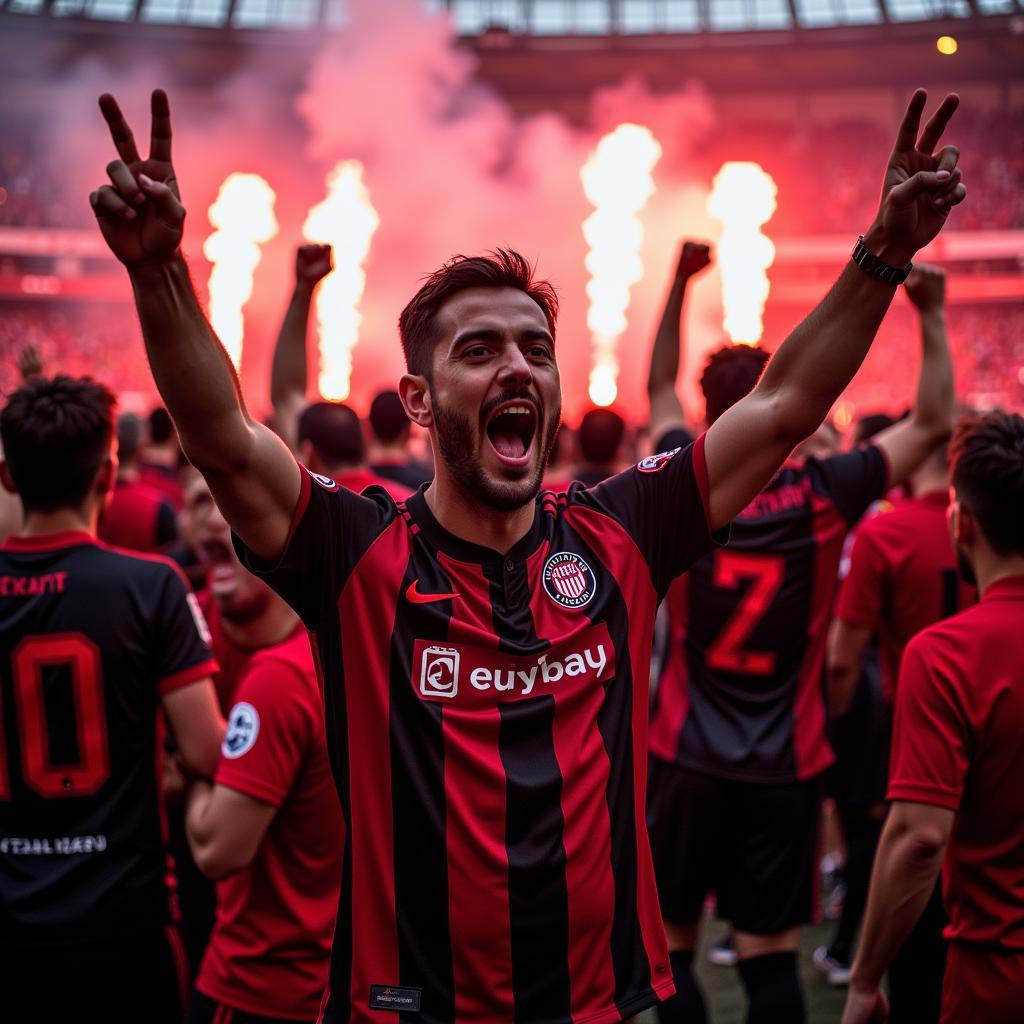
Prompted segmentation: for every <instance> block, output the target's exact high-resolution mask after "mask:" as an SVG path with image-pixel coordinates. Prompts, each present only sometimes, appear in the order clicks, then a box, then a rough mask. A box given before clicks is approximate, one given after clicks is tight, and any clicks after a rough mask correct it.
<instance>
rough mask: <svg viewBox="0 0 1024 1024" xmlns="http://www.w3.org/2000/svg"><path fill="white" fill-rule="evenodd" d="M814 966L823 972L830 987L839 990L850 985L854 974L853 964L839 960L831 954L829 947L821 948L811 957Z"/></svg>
mask: <svg viewBox="0 0 1024 1024" xmlns="http://www.w3.org/2000/svg"><path fill="white" fill-rule="evenodd" d="M811 959H812V960H813V961H814V966H815V967H816V968H817V969H818V970H819V971H821V973H822V974H824V975H825V977H826V978H827V979H828V983H829V984H830V985H835V986H836V987H837V988H840V987H843V986H845V985H849V984H850V974H851V973H852V972H853V964H850V963H844V962H843V961H842V960H837V959H836V958H835V957H834V956H832V954H831V953H830V952H829V947H828V946H819V947H818V948H817V949H816V950H815V951H814V955H813V956H812V957H811Z"/></svg>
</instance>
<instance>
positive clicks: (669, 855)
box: [647, 757, 823, 935]
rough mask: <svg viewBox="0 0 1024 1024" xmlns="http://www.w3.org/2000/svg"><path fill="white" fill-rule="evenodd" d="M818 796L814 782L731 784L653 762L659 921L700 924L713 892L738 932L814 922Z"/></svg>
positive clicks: (651, 815) (650, 813)
mask: <svg viewBox="0 0 1024 1024" xmlns="http://www.w3.org/2000/svg"><path fill="white" fill-rule="evenodd" d="M822 795H823V786H822V780H821V778H820V777H818V778H815V779H810V780H808V781H806V782H792V783H781V784H769V785H762V784H760V783H754V782H735V781H732V780H730V779H720V778H716V777H714V776H711V775H704V774H701V773H700V772H695V771H691V770H689V769H687V768H680V767H679V766H678V765H674V764H670V763H668V762H667V761H662V760H661V759H660V758H656V757H652V758H650V762H649V774H648V780H647V828H648V831H649V832H650V837H651V851H652V853H653V855H654V873H655V876H656V878H657V881H658V895H659V897H660V899H661V912H662V916H663V917H664V919H665V920H666V921H669V922H671V923H672V924H694V923H696V922H697V921H699V920H700V916H701V913H702V910H703V907H704V901H705V899H706V898H707V895H708V893H710V892H714V893H715V895H716V898H717V901H718V913H719V916H720V917H722V918H724V919H725V920H727V921H730V922H732V925H733V927H734V928H736V929H738V930H739V931H743V932H751V933H753V934H756V935H772V934H774V933H775V932H781V931H785V930H786V929H787V928H793V927H796V926H797V925H800V924H805V923H806V922H808V921H812V920H814V917H815V909H816V908H815V903H816V900H817V878H818V865H817V861H818V826H819V822H820V820H821V801H822Z"/></svg>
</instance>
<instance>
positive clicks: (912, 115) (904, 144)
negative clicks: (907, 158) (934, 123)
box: [896, 89, 934, 153]
mask: <svg viewBox="0 0 1024 1024" xmlns="http://www.w3.org/2000/svg"><path fill="white" fill-rule="evenodd" d="M927 102H928V93H927V92H925V90H924V89H918V90H916V91H915V93H914V95H913V96H911V98H910V103H909V104H908V105H907V112H906V113H905V114H904V115H903V120H902V121H901V122H900V130H899V133H898V134H897V136H896V152H897V153H909V152H912V151H913V149H914V147H915V146H916V145H917V132H918V129H919V128H920V127H921V115H922V114H923V113H924V105H925V103H927ZM933 120H934V118H933Z"/></svg>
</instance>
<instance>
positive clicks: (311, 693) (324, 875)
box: [185, 473, 345, 1024]
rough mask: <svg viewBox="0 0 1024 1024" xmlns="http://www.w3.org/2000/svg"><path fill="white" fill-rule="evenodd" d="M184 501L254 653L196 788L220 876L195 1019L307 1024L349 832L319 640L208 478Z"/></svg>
mask: <svg viewBox="0 0 1024 1024" xmlns="http://www.w3.org/2000/svg"><path fill="white" fill-rule="evenodd" d="M185 500H186V504H187V505H188V507H190V508H191V509H192V514H193V516H194V518H195V519H197V520H198V522H197V523H196V524H195V529H194V536H195V538H196V541H197V543H198V546H199V550H200V553H201V557H203V558H204V560H207V561H208V565H209V577H210V584H211V593H212V596H213V603H214V607H215V608H216V609H217V612H218V615H219V617H220V620H221V623H222V630H223V637H224V639H229V638H230V642H231V643H232V644H234V645H236V646H239V645H244V647H245V648H246V649H248V650H249V651H250V653H251V657H249V659H248V660H247V661H246V662H245V663H244V665H243V666H242V667H241V669H240V670H239V672H238V675H237V679H236V681H235V685H234V687H233V690H232V694H231V708H230V710H229V711H228V727H227V732H226V734H225V736H224V743H223V745H222V747H221V759H220V764H219V765H218V766H217V770H216V773H215V775H214V781H213V784H212V785H210V784H208V783H204V782H197V783H195V784H194V785H193V787H192V789H191V791H190V793H189V798H188V808H187V812H186V827H187V831H188V837H189V843H190V845H191V847H192V852H193V855H194V857H195V861H196V864H197V865H198V867H199V868H200V870H201V871H202V872H203V873H204V874H206V875H207V876H208V877H210V878H214V879H218V880H219V881H218V884H217V916H216V921H215V923H214V926H213V931H212V933H211V935H210V941H209V945H208V946H207V948H206V954H205V956H204V957H203V961H202V965H201V967H200V969H199V974H198V977H197V979H196V993H197V994H196V996H195V997H194V999H193V1002H192V1006H191V1008H190V1011H189V1016H188V1020H189V1022H190V1024H211V1022H219V1021H221V1020H231V1021H234V1022H235V1024H276V1022H279V1021H282V1022H283V1021H293V1020H302V1021H310V1020H313V1019H315V1017H316V1015H317V1012H318V1010H319V1008H320V1002H321V998H322V996H323V991H324V987H325V985H326V983H327V967H328V956H329V954H330V949H331V931H332V928H333V925H334V917H335V912H336V910H337V905H338V888H339V885H340V882H341V867H342V855H343V851H344V848H345V845H344V844H345V839H344V835H345V831H344V824H343V822H342V818H341V812H340V810H339V807H338V797H337V794H336V793H335V791H334V786H333V783H332V781H331V775H330V766H329V764H328V760H327V748H326V746H325V744H324V721H323V705H322V702H321V699H320V690H319V687H318V685H317V680H316V673H315V671H314V668H313V657H312V654H311V652H310V648H309V640H308V638H307V637H306V634H305V631H304V630H303V629H302V627H301V625H300V623H299V620H298V618H297V616H296V615H295V613H294V612H293V611H292V610H291V609H290V608H289V607H288V606H287V605H286V604H285V603H284V602H283V601H282V600H281V599H280V598H279V597H278V596H277V595H276V594H275V593H274V592H273V591H272V590H271V589H270V588H269V587H268V586H267V585H266V584H265V583H263V582H262V581H261V580H257V579H256V578H255V577H253V576H251V575H250V574H249V573H247V572H246V571H245V570H244V569H243V568H242V567H241V565H240V564H239V562H238V559H237V556H236V555H235V553H234V550H233V549H232V547H231V534H230V530H229V528H228V525H227V523H226V522H225V521H224V518H223V516H221V514H220V512H219V511H218V510H217V507H216V506H215V505H214V504H213V499H212V496H211V495H210V492H209V489H208V488H207V485H206V482H205V481H204V480H203V478H202V477H200V476H199V475H198V473H197V474H194V475H192V476H190V477H189V478H188V480H187V482H186V485H185ZM214 649H215V650H217V647H216V646H215V648H214Z"/></svg>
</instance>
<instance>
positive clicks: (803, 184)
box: [698, 111, 1024, 236]
mask: <svg viewBox="0 0 1024 1024" xmlns="http://www.w3.org/2000/svg"><path fill="white" fill-rule="evenodd" d="M737 128H738V126H737V125H735V124H731V125H730V127H729V132H730V134H729V137H728V138H718V139H715V138H714V137H712V139H711V140H710V141H709V144H708V145H707V147H706V148H702V150H701V152H700V154H699V157H698V159H699V161H700V168H701V171H702V172H703V174H704V175H705V176H706V177H707V179H708V180H710V179H711V176H712V175H713V174H714V173H715V171H716V170H717V168H718V167H719V166H721V164H722V163H724V162H725V161H726V160H754V161H756V162H758V163H760V164H761V166H762V167H764V168H765V170H766V171H768V172H769V173H770V174H771V175H772V177H773V178H774V179H775V182H776V184H777V185H778V188H779V191H778V197H777V202H778V207H777V209H776V211H775V213H774V215H773V216H772V219H771V220H770V221H769V224H768V228H767V229H766V230H767V231H768V233H769V234H773V235H778V236H789V235H820V234H846V233H848V232H849V230H850V225H851V224H867V223H870V221H871V217H872V216H873V214H874V211H875V207H876V206H877V204H878V186H877V182H876V180H875V176H874V167H875V166H876V164H877V162H878V157H879V155H880V154H882V153H885V152H886V151H887V149H888V148H889V146H890V145H891V143H892V140H891V139H890V138H889V137H888V134H887V132H886V131H885V130H884V129H883V128H882V127H880V126H879V125H878V124H877V123H869V122H866V121H855V120H849V121H837V122H835V123H832V124H824V125H820V124H818V125H814V126H813V127H811V128H809V129H806V130H804V131H803V132H801V131H800V130H799V129H797V128H795V127H794V126H793V125H792V124H790V123H778V124H772V123H771V122H767V121H759V122H756V123H751V124H747V125H744V126H742V128H741V129H740V130H737ZM737 140H739V141H737ZM952 141H954V142H955V143H956V145H957V146H959V147H960V149H961V150H962V152H963V154H964V158H963V160H962V161H961V167H963V169H964V174H965V175H969V176H970V180H971V182H972V183H973V188H972V193H971V201H970V203H968V204H967V205H966V206H965V207H964V209H963V211H961V212H962V213H963V216H958V217H955V218H952V219H951V220H950V224H949V227H950V230H953V231H997V230H1009V229H1019V228H1021V227H1024V195H1022V192H1021V189H1020V181H1021V180H1022V178H1024V112H1020V111H1013V112H995V111H991V112H978V113H976V114H975V115H974V116H973V118H972V120H970V121H969V122H968V121H967V120H966V119H965V121H964V123H963V125H962V126H961V125H958V126H957V132H956V138H955V139H954V140H952ZM822 182H828V200H827V202H821V201H819V198H818V197H820V195H821V184H822ZM811 197H814V201H811Z"/></svg>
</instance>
